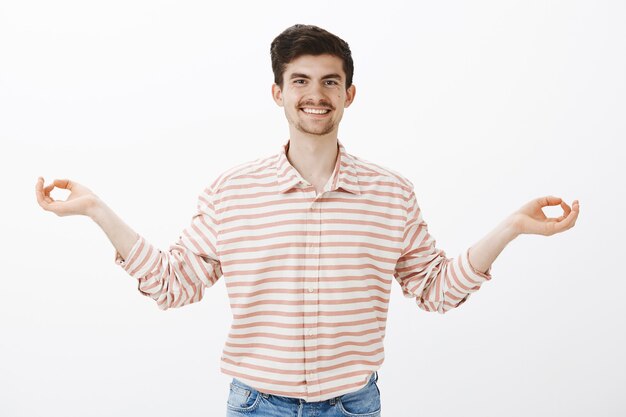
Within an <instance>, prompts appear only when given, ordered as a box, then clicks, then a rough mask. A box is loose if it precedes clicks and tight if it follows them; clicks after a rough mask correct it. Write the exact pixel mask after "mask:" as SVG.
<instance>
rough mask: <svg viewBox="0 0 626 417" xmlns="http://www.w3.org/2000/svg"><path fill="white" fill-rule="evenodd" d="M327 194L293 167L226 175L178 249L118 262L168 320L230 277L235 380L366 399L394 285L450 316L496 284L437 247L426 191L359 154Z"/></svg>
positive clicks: (230, 353)
mask: <svg viewBox="0 0 626 417" xmlns="http://www.w3.org/2000/svg"><path fill="white" fill-rule="evenodd" d="M337 145H338V149H339V154H338V158H337V162H336V166H335V170H334V173H333V175H332V176H331V178H330V179H329V180H328V183H327V184H326V185H325V187H324V190H323V192H322V193H320V194H319V195H317V193H316V191H315V189H314V187H313V186H312V185H311V184H309V183H307V182H306V181H305V180H304V179H303V178H302V177H301V176H300V174H299V173H298V172H297V171H296V169H295V168H293V166H291V164H290V163H289V161H288V160H287V157H286V152H287V150H288V147H289V142H288V141H287V143H285V144H284V145H283V146H282V147H281V151H280V152H279V153H278V154H276V155H273V156H270V157H267V158H262V159H258V160H256V161H252V162H249V163H247V164H242V165H240V166H238V167H235V168H233V169H231V170H229V171H227V172H225V173H224V174H222V175H221V176H220V177H219V178H218V179H217V180H216V181H215V182H214V183H213V184H212V185H211V186H210V187H208V188H207V189H205V190H204V191H203V192H202V193H201V194H200V196H199V197H198V203H197V212H196V213H195V215H194V216H193V217H192V219H191V224H190V225H189V226H188V227H187V228H186V229H185V230H183V232H182V234H181V236H180V237H179V239H178V240H177V241H176V242H175V243H174V244H173V245H171V246H170V248H169V249H168V250H167V251H160V250H159V249H157V248H155V247H154V246H153V245H151V244H150V243H149V242H148V241H147V240H146V239H145V238H144V237H143V236H141V235H140V236H139V239H138V240H137V242H136V243H135V244H134V245H133V247H132V249H131V252H130V254H129V256H128V259H127V260H123V259H122V258H121V256H120V254H119V253H117V252H116V254H115V255H116V256H115V259H116V262H117V263H118V264H119V265H120V266H122V267H123V268H124V270H125V271H126V272H128V273H129V274H130V275H131V276H133V277H135V278H136V279H137V280H138V283H139V291H140V292H141V293H142V294H144V295H146V296H149V297H151V298H152V299H154V300H155V301H156V302H157V305H158V306H159V308H161V309H163V310H165V309H168V308H174V307H181V306H184V305H187V304H191V303H194V302H197V301H200V300H201V299H202V296H203V294H204V290H205V288H208V287H210V286H211V285H213V284H214V283H215V282H216V281H217V280H218V279H219V278H220V277H221V276H223V277H224V279H225V280H226V281H225V284H226V288H227V291H228V295H229V299H230V305H231V310H232V314H233V321H232V326H231V330H230V333H229V335H228V338H227V340H226V343H225V345H224V350H223V355H222V358H221V370H222V372H223V373H225V374H227V375H231V376H233V377H236V378H238V379H240V380H241V381H243V382H245V383H247V384H248V385H251V386H253V387H255V388H257V389H258V390H260V391H263V392H267V393H270V394H276V395H283V396H290V397H299V398H303V399H304V400H306V401H321V400H325V399H328V398H332V397H336V396H340V395H342V394H345V393H348V392H352V391H355V390H358V389H359V388H361V387H363V386H365V384H366V383H367V380H368V377H369V375H370V374H371V373H372V372H374V371H376V370H378V369H379V368H380V366H381V364H382V362H383V360H384V349H383V340H384V337H385V326H386V320H387V309H388V303H389V295H390V289H391V285H392V278H395V280H396V281H398V283H399V284H400V287H401V288H402V291H403V293H404V295H405V296H407V297H413V298H415V300H416V302H417V305H418V307H420V308H421V309H423V310H426V311H431V312H438V313H445V312H447V311H449V310H450V309H452V308H455V307H458V306H460V305H461V304H462V303H464V302H465V301H466V300H467V298H468V297H469V295H470V294H471V293H472V292H474V291H476V290H478V289H479V288H480V285H481V284H482V283H483V282H485V281H487V280H489V279H491V275H490V270H488V271H487V272H486V273H481V272H479V271H477V270H476V269H475V268H473V267H472V265H470V263H469V258H468V254H469V249H468V250H467V251H465V252H464V253H463V254H461V255H459V256H457V257H456V258H447V257H446V255H445V252H444V251H443V250H441V249H438V248H436V246H435V240H434V238H433V237H432V236H431V235H430V234H429V233H428V228H427V225H426V223H425V221H424V219H423V218H422V214H421V210H420V208H419V206H418V204H417V201H416V198H415V193H414V188H413V184H412V183H411V182H410V181H409V180H407V179H406V178H404V177H402V176H401V175H399V174H397V173H394V172H393V171H390V170H388V169H385V168H383V167H381V166H378V165H376V164H373V163H371V162H368V161H365V160H363V159H360V158H357V157H355V156H352V155H350V154H348V153H346V151H345V148H344V146H343V145H342V144H341V142H338V143H337Z"/></svg>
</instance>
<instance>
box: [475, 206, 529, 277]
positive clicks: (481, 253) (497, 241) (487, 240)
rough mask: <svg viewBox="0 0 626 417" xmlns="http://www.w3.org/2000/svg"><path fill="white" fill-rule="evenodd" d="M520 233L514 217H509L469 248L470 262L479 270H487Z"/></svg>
mask: <svg viewBox="0 0 626 417" xmlns="http://www.w3.org/2000/svg"><path fill="white" fill-rule="evenodd" d="M518 235H519V233H518V232H517V228H516V226H515V222H514V218H513V217H512V216H509V217H507V218H506V219H504V220H503V221H502V222H501V223H500V224H499V225H498V226H496V228H495V229H493V230H492V231H491V232H489V233H488V234H487V235H486V236H485V237H483V238H482V239H481V240H480V241H478V242H477V243H476V244H474V245H473V246H472V247H471V248H470V249H469V262H470V263H471V264H472V266H473V267H474V268H475V269H476V270H477V271H480V272H483V273H484V272H486V271H487V270H488V269H489V267H490V266H491V264H492V263H493V261H495V260H496V258H497V257H498V255H500V253H501V252H502V251H503V250H504V248H505V247H506V245H508V244H509V242H511V241H512V240H513V239H515V238H516V237H517V236H518Z"/></svg>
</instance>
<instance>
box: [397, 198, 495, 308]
mask: <svg viewBox="0 0 626 417" xmlns="http://www.w3.org/2000/svg"><path fill="white" fill-rule="evenodd" d="M394 277H395V279H396V281H398V283H399V284H400V287H401V288H402V292H403V294H404V296H405V297H414V298H415V299H416V302H417V305H418V307H420V308H421V309H423V310H425V311H429V312H438V313H442V314H443V313H446V312H447V311H449V310H451V309H453V308H456V307H459V306H460V305H461V304H463V303H464V302H465V301H466V300H467V299H468V297H469V295H470V294H471V293H473V292H475V291H477V290H478V289H479V288H480V286H481V285H482V283H483V282H485V281H488V280H490V279H491V267H490V268H489V269H488V270H487V271H486V272H485V273H483V272H480V271H477V270H476V269H475V268H474V267H473V266H472V265H471V263H470V261H469V249H467V250H466V251H464V252H463V253H462V254H460V255H459V256H457V257H456V258H448V257H447V256H446V253H445V251H444V250H442V249H440V248H437V247H436V240H435V239H434V237H433V236H432V235H431V234H430V233H429V232H428V225H427V224H426V222H425V221H424V219H423V217H422V211H421V209H420V207H419V205H418V204H417V200H416V197H415V193H414V191H413V190H411V193H410V197H409V199H408V203H407V216H406V224H405V230H404V236H403V250H402V252H401V254H400V257H399V258H398V261H397V263H396V268H395V271H394Z"/></svg>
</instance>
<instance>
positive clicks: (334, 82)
mask: <svg viewBox="0 0 626 417" xmlns="http://www.w3.org/2000/svg"><path fill="white" fill-rule="evenodd" d="M326 82H327V83H331V84H332V85H338V84H339V83H338V82H337V81H334V80H328V81H326Z"/></svg>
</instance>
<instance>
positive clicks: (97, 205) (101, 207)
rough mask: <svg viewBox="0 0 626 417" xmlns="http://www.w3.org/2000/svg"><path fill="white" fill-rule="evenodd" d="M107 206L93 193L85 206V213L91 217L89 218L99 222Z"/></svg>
mask: <svg viewBox="0 0 626 417" xmlns="http://www.w3.org/2000/svg"><path fill="white" fill-rule="evenodd" d="M107 208H108V207H107V205H106V204H105V203H104V201H102V200H100V198H99V197H98V196H95V195H94V196H93V197H92V198H91V199H90V202H89V204H88V206H87V212H86V213H85V214H86V215H87V217H89V218H91V220H93V221H94V222H96V223H98V224H99V223H100V220H101V219H102V217H103V216H104V213H105V211H106V209H107Z"/></svg>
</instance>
